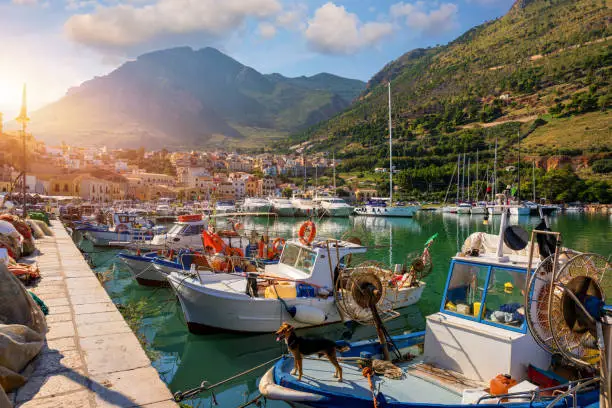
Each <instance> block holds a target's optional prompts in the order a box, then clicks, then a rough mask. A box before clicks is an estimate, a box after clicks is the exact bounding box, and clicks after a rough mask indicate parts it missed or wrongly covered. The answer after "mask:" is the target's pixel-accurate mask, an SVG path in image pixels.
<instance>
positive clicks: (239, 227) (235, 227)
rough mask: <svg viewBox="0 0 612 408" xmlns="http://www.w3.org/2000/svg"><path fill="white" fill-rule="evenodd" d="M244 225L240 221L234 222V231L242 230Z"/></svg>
mask: <svg viewBox="0 0 612 408" xmlns="http://www.w3.org/2000/svg"><path fill="white" fill-rule="evenodd" d="M242 227H243V225H242V224H241V223H239V222H237V223H235V224H234V231H240V230H241V229H242Z"/></svg>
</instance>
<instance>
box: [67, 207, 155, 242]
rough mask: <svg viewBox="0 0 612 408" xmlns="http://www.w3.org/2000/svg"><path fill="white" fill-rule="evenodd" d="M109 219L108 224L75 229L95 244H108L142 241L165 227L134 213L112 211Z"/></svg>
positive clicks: (150, 237)
mask: <svg viewBox="0 0 612 408" xmlns="http://www.w3.org/2000/svg"><path fill="white" fill-rule="evenodd" d="M109 219H110V222H109V224H110V225H102V224H98V225H84V226H80V227H77V228H76V230H78V231H80V232H81V233H82V234H83V235H84V236H85V237H86V238H87V239H88V240H90V241H91V242H92V243H93V244H94V245H96V246H108V245H109V243H110V242H113V241H121V242H129V243H133V242H144V241H146V240H150V239H152V238H153V237H154V236H155V235H156V234H161V233H163V232H164V231H165V227H163V226H161V225H158V226H156V225H154V224H153V223H151V222H150V221H148V220H145V219H142V218H140V217H138V216H137V215H135V214H129V213H112V214H111V216H110V217H109Z"/></svg>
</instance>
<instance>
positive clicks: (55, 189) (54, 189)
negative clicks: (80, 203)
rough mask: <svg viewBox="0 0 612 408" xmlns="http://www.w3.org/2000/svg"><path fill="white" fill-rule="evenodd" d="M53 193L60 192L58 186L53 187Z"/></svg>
mask: <svg viewBox="0 0 612 408" xmlns="http://www.w3.org/2000/svg"><path fill="white" fill-rule="evenodd" d="M53 191H55V192H56V193H59V191H60V186H59V184H56V185H54V186H53Z"/></svg>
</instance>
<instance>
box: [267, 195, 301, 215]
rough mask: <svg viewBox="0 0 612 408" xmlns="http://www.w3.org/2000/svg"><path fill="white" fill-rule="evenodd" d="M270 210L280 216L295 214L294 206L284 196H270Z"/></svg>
mask: <svg viewBox="0 0 612 408" xmlns="http://www.w3.org/2000/svg"><path fill="white" fill-rule="evenodd" d="M270 202H271V203H272V211H274V212H275V213H276V214H278V215H279V216H280V217H293V216H295V211H296V209H295V207H294V206H293V204H291V200H288V199H286V198H271V199H270Z"/></svg>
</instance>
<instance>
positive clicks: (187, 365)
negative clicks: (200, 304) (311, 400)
mask: <svg viewBox="0 0 612 408" xmlns="http://www.w3.org/2000/svg"><path fill="white" fill-rule="evenodd" d="M539 221H540V220H539V218H537V217H520V218H519V217H515V218H513V217H510V223H511V224H520V225H523V226H524V227H525V228H526V229H527V230H531V229H532V228H533V227H534V226H535V225H537V224H538V223H539ZM302 222H303V220H300V219H293V218H286V219H283V218H280V219H278V221H276V222H275V223H274V224H272V225H269V222H268V220H266V219H257V218H252V219H248V220H245V222H244V228H245V229H252V228H256V229H259V230H260V231H263V230H265V229H266V228H269V235H270V236H271V237H274V236H283V237H286V238H290V237H295V236H296V234H297V230H298V229H299V226H300V224H301V223H302ZM499 223H500V217H499V216H495V217H491V218H490V220H489V223H488V225H484V223H483V217H482V216H469V215H457V214H442V213H438V212H420V213H418V215H417V217H415V218H412V219H389V218H367V217H351V218H345V219H342V218H327V219H322V220H320V221H318V222H317V229H318V234H317V235H318V236H319V237H333V238H348V237H350V236H357V237H359V238H360V239H361V240H362V243H363V244H364V245H366V246H368V247H370V249H369V250H368V252H367V254H366V255H367V256H366V257H363V258H362V259H359V260H353V264H356V263H358V262H360V261H364V260H366V259H368V260H375V261H379V262H382V263H385V264H400V263H404V262H405V261H406V259H407V258H408V259H409V260H411V259H412V257H414V256H415V255H416V254H419V253H420V252H421V251H422V250H423V244H424V243H425V241H426V240H427V239H428V238H429V237H430V236H432V235H433V234H435V233H438V237H437V239H436V242H435V243H434V245H433V246H432V248H431V250H430V252H431V254H432V261H433V272H432V273H431V274H430V275H429V276H428V277H427V278H426V279H425V281H426V283H427V286H426V288H425V291H424V293H423V297H422V298H421V300H420V302H419V303H418V304H417V305H415V306H411V307H408V308H405V309H403V310H401V315H400V317H398V318H396V319H394V320H392V321H390V322H388V324H387V326H388V328H389V331H390V332H391V333H392V334H398V333H407V332H412V331H418V330H422V329H423V328H424V324H425V322H424V316H427V315H428V314H431V313H434V312H436V311H437V310H438V309H439V307H440V300H441V294H442V291H443V289H444V283H445V281H446V277H447V272H448V266H449V261H450V257H451V256H453V255H455V254H456V252H457V251H458V250H459V249H460V247H461V245H462V244H463V241H464V240H465V238H466V237H467V236H468V235H469V234H471V233H473V232H477V231H484V232H488V233H493V234H497V233H498V228H499ZM550 227H551V229H552V230H553V231H559V232H561V233H562V234H563V235H562V237H563V246H566V247H570V248H573V249H576V250H578V251H582V252H595V253H599V254H602V255H605V256H607V255H608V254H609V253H610V250H611V249H612V220H611V218H610V217H609V216H602V215H596V214H566V215H557V216H552V217H550ZM75 240H76V241H77V243H78V244H79V246H80V247H81V248H82V249H83V250H84V251H86V252H89V253H90V254H91V259H92V261H93V265H94V269H95V271H96V272H97V273H99V274H100V276H101V279H102V280H103V281H104V286H105V288H106V290H107V291H108V293H109V294H110V296H111V298H112V299H113V301H114V302H115V303H116V304H117V305H118V306H119V307H120V310H121V312H122V313H123V314H124V317H126V320H127V321H128V323H130V325H131V326H132V329H133V330H135V331H136V333H137V335H138V336H139V338H140V339H141V341H142V343H143V344H144V346H145V349H146V351H147V353H148V355H149V357H150V358H151V360H152V361H153V366H154V367H155V368H156V369H157V370H158V372H159V375H160V377H161V378H162V379H163V380H164V381H165V382H166V383H167V384H168V385H169V387H170V389H171V391H172V392H176V391H179V390H183V391H184V390H187V389H190V388H193V387H196V386H198V385H199V384H200V383H201V382H202V381H203V380H205V381H207V382H208V383H210V384H214V383H216V382H218V381H221V380H223V379H225V378H227V377H230V376H232V375H234V374H236V373H239V372H241V371H244V370H247V369H249V368H251V367H253V366H256V365H258V364H260V363H263V362H265V361H268V360H271V359H273V358H275V357H278V356H279V355H280V354H281V353H282V352H284V349H283V344H281V343H277V342H276V340H275V337H274V335H273V334H264V335H236V334H227V333H220V334H211V335H194V334H190V333H189V332H188V330H187V327H186V325H185V321H184V317H183V315H182V312H181V308H180V305H179V303H178V301H177V300H176V298H175V297H174V295H173V293H172V290H171V289H169V288H149V287H142V286H139V285H138V284H137V283H136V282H135V281H134V280H133V279H132V278H131V276H130V274H129V272H128V271H127V269H125V267H124V266H123V265H122V264H121V263H120V262H119V260H118V258H117V257H116V255H117V253H119V251H118V250H110V249H103V248H99V247H95V248H94V247H92V246H91V243H89V242H87V241H86V240H82V238H81V237H79V236H78V235H77V236H75ZM303 335H317V336H319V335H321V336H325V337H328V338H330V339H334V340H339V339H347V340H348V339H350V340H358V339H362V338H368V337H372V336H375V332H374V330H373V328H372V327H364V326H347V325H344V324H335V325H330V326H324V327H318V328H314V329H309V330H305V331H303ZM264 371H265V369H264V368H262V369H260V370H259V371H256V372H254V373H252V374H249V375H246V376H243V377H240V378H238V379H236V380H234V381H232V382H229V383H226V384H224V385H222V386H220V387H218V388H216V389H215V395H214V396H213V395H212V394H211V393H210V392H205V393H202V394H200V395H199V396H198V397H197V398H194V399H191V400H185V401H183V403H184V404H185V406H192V407H211V406H213V405H214V402H215V401H216V402H218V404H219V405H220V406H221V407H237V406H240V405H241V404H243V403H245V402H246V401H249V400H251V399H252V398H254V397H255V396H257V395H258V390H257V382H258V380H259V377H260V376H261V375H262V374H263V372H264ZM305 375H308V373H305ZM266 406H269V407H286V406H287V405H286V404H284V403H282V402H276V401H268V402H267V405H266Z"/></svg>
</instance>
